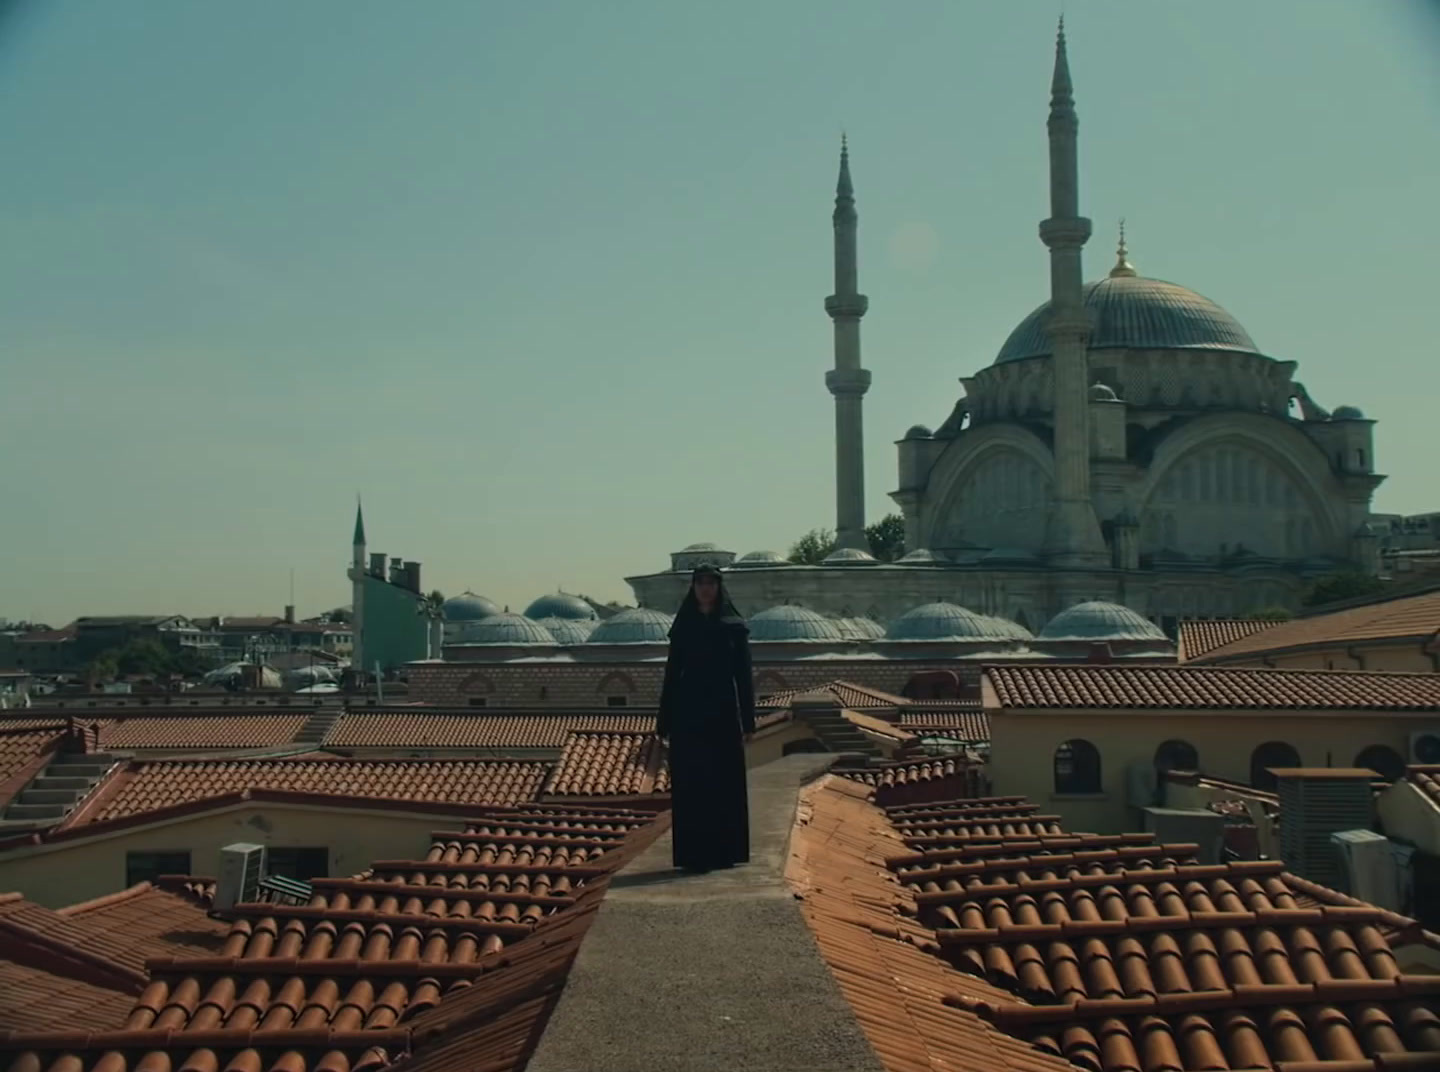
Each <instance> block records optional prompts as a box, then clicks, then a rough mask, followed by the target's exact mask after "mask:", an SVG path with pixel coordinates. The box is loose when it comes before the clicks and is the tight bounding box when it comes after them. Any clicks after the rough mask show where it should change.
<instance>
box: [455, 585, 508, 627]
mask: <svg viewBox="0 0 1440 1072" xmlns="http://www.w3.org/2000/svg"><path fill="white" fill-rule="evenodd" d="M440 613H441V614H442V615H444V618H445V620H446V621H447V622H478V621H480V619H482V618H489V617H491V616H492V615H495V614H499V613H500V608H499V606H497V605H496V604H495V603H492V602H491V601H490V600H488V599H486V598H485V597H484V596H477V595H476V594H475V593H474V592H462V593H460V594H459V595H458V596H451V597H450V598H449V599H447V600H446V601H445V602H444V603H442V604H441V605H440Z"/></svg>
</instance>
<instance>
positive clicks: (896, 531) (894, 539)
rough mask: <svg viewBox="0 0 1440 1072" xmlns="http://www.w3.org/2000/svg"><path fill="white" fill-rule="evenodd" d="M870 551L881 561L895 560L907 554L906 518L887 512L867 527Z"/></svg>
mask: <svg viewBox="0 0 1440 1072" xmlns="http://www.w3.org/2000/svg"><path fill="white" fill-rule="evenodd" d="M865 539H867V540H868V541H869V542H870V553H871V554H872V555H874V556H875V557H876V558H877V559H879V560H880V561H881V562H894V561H895V560H896V559H897V558H899V557H901V556H902V555H903V554H905V519H904V518H903V517H901V516H900V515H899V514H886V515H885V516H884V517H882V518H881V519H880V520H879V521H877V522H875V524H873V525H867V526H866V527H865Z"/></svg>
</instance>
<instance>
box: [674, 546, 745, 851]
mask: <svg viewBox="0 0 1440 1072" xmlns="http://www.w3.org/2000/svg"><path fill="white" fill-rule="evenodd" d="M701 574H709V575H711V576H713V577H715V578H716V580H717V581H718V582H719V584H720V590H719V591H718V592H717V593H716V598H715V607H714V610H713V611H712V612H711V613H710V614H704V613H702V612H701V610H700V606H699V604H698V603H697V602H696V600H695V585H694V582H695V578H696V577H699V576H700V575H701ZM655 731H656V733H658V734H659V735H660V736H661V737H665V738H668V739H669V746H670V747H669V753H670V755H669V759H670V811H671V824H672V825H671V836H672V839H673V842H674V862H675V866H676V867H683V868H685V869H686V870H691V871H708V870H711V869H713V868H717V867H731V866H733V865H735V864H742V863H746V862H747V861H748V860H749V859H750V814H749V807H748V804H747V801H746V796H745V790H746V784H745V740H744V734H747V733H753V732H755V684H754V680H753V678H752V677H751V668H750V631H749V629H748V628H746V625H745V619H744V618H742V617H741V616H740V614H739V612H738V611H736V609H735V605H734V604H733V603H731V602H730V596H729V594H728V593H727V592H726V591H725V582H724V579H723V578H722V577H721V576H720V572H719V571H718V570H716V569H713V568H708V567H704V566H702V567H700V568H699V569H697V570H696V571H695V573H694V575H692V577H691V584H690V589H689V591H688V592H687V593H686V595H685V601H684V602H683V603H682V604H681V605H680V610H679V613H677V614H676V615H675V624H674V625H672V626H671V627H670V655H669V658H668V659H667V660H666V663H665V684H664V686H663V687H662V688H661V691H660V713H659V717H658V718H657V719H656V723H655Z"/></svg>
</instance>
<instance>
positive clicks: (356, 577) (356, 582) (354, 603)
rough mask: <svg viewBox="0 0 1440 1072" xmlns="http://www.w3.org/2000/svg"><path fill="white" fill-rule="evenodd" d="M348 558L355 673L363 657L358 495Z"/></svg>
mask: <svg viewBox="0 0 1440 1072" xmlns="http://www.w3.org/2000/svg"><path fill="white" fill-rule="evenodd" d="M353 544H354V546H353V547H352V548H351V551H352V555H351V558H350V582H351V593H352V595H351V600H350V635H351V636H352V637H353V638H354V639H353V641H352V645H353V646H352V648H351V651H350V666H351V668H352V669H353V670H355V671H356V672H357V673H362V672H364V669H365V659H364V652H363V651H362V649H361V645H360V637H361V635H362V633H361V630H362V628H363V626H364V623H365V515H364V514H363V513H362V512H361V509H360V496H358V495H357V496H355V538H354V540H353Z"/></svg>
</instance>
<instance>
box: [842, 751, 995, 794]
mask: <svg viewBox="0 0 1440 1072" xmlns="http://www.w3.org/2000/svg"><path fill="white" fill-rule="evenodd" d="M836 771H837V773H844V775H845V777H847V778H850V779H853V780H854V781H856V782H859V783H860V784H862V785H868V786H872V787H874V790H875V799H876V800H877V801H879V802H880V803H882V804H894V805H899V804H909V803H917V802H920V801H928V800H943V799H948V798H951V797H959V796H976V795H978V794H979V793H981V792H982V791H983V788H984V786H985V772H984V767H983V765H982V764H981V763H980V762H979V761H978V760H976V759H973V758H971V757H969V756H943V757H929V756H927V757H924V758H921V759H905V760H899V761H896V762H893V763H874V764H871V765H869V766H865V767H851V768H838V767H837V768H836Z"/></svg>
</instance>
